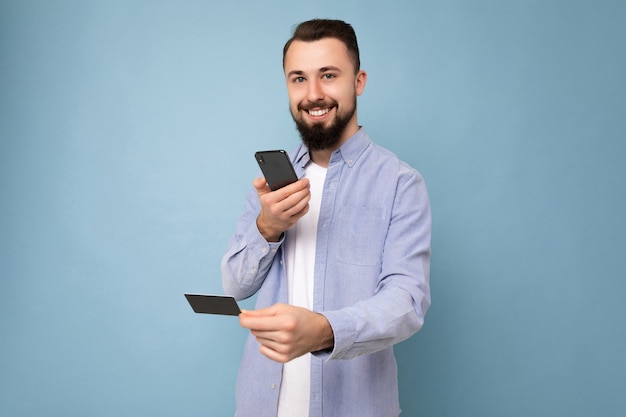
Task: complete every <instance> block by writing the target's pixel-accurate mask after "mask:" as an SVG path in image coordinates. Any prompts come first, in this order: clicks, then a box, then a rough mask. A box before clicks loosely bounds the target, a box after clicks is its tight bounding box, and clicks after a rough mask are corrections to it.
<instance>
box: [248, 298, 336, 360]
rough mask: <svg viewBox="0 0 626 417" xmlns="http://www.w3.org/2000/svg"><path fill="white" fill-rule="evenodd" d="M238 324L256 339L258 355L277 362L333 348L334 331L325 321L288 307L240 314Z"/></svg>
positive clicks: (313, 314) (299, 308)
mask: <svg viewBox="0 0 626 417" xmlns="http://www.w3.org/2000/svg"><path fill="white" fill-rule="evenodd" d="M239 323H240V324H241V326H242V327H244V328H246V329H250V332H251V333H252V334H253V335H254V336H255V337H256V340H257V341H258V342H259V343H260V344H261V349H260V352H261V353H262V354H263V355H265V356H267V357H268V358H270V359H272V360H274V361H276V362H282V363H284V362H288V361H290V360H292V359H294V358H297V357H299V356H302V355H304V354H305V353H309V352H317V351H319V350H323V349H329V348H332V347H333V345H334V335H333V330H332V328H331V327H330V324H329V323H328V320H327V319H326V317H324V316H323V315H321V314H319V313H315V312H313V311H311V310H307V309H306V308H301V307H296V306H292V305H289V304H282V303H278V304H274V305H273V306H271V307H267V308H264V309H261V310H253V311H243V312H242V313H241V314H240V315H239Z"/></svg>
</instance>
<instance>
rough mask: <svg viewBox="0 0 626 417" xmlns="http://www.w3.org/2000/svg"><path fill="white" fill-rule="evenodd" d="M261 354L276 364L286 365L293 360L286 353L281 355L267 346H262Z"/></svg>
mask: <svg viewBox="0 0 626 417" xmlns="http://www.w3.org/2000/svg"><path fill="white" fill-rule="evenodd" d="M259 352H261V354H262V355H264V356H266V357H267V358H269V359H271V360H273V361H274V362H279V363H285V362H289V361H290V360H291V357H290V356H289V355H287V354H284V353H279V352H277V351H275V350H273V349H271V348H269V347H267V346H265V345H261V347H260V348H259Z"/></svg>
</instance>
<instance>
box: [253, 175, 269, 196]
mask: <svg viewBox="0 0 626 417" xmlns="http://www.w3.org/2000/svg"><path fill="white" fill-rule="evenodd" d="M252 185H253V186H254V188H256V191H257V193H258V194H259V195H263V194H267V193H269V192H270V191H271V190H270V187H268V186H267V181H266V180H265V178H255V179H254V181H252Z"/></svg>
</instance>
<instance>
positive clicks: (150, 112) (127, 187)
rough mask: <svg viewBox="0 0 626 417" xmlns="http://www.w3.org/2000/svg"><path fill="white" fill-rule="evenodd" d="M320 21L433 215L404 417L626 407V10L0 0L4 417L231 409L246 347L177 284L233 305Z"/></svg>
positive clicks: (402, 361) (374, 123)
mask: <svg viewBox="0 0 626 417" xmlns="http://www.w3.org/2000/svg"><path fill="white" fill-rule="evenodd" d="M314 17H324V18H339V19H344V20H346V21H348V22H350V23H352V24H353V26H354V27H355V29H356V32H357V35H358V37H359V42H360V47H361V54H362V64H363V68H364V69H365V70H367V71H368V74H369V78H368V83H367V87H366V89H365V93H364V95H363V96H362V97H361V98H360V99H359V121H360V123H361V124H363V125H364V126H365V127H366V128H367V130H368V132H369V133H370V135H371V137H372V138H373V139H374V140H375V141H376V142H378V143H379V144H381V145H383V146H385V147H387V148H389V149H390V150H392V151H394V152H395V153H397V154H398V155H399V156H400V157H401V158H402V159H404V160H405V161H407V162H408V163H410V164H411V165H413V166H414V167H416V168H417V169H418V170H419V171H420V172H421V173H422V174H423V175H424V177H425V179H426V182H427V185H428V188H429V192H430V196H431V200H432V207H433V214H434V224H433V227H434V229H433V231H434V234H433V242H432V247H433V258H432V276H431V283H432V302H433V304H432V308H431V309H430V311H429V313H428V314H427V316H426V324H425V326H424V328H423V330H422V331H420V332H419V333H418V334H417V335H415V336H414V337H412V338H411V339H409V340H408V341H406V342H403V343H401V344H400V345H398V346H397V347H396V353H397V357H398V361H399V369H400V386H401V392H400V395H401V398H400V400H401V405H402V408H403V414H402V415H403V416H409V417H413V416H420V417H421V416H423V417H463V416H476V417H478V416H480V417H491V416H493V417H502V416H507V417H526V416H532V417H544V416H545V417H554V416H567V417H577V416H580V417H589V416H602V417H611V416H624V415H626V395H625V393H626V356H625V353H626V302H625V301H624V297H625V296H626V280H625V278H626V273H625V272H624V259H625V258H626V240H625V237H624V236H625V233H626V221H625V216H626V189H625V188H626V187H625V186H624V181H625V178H626V163H625V157H626V145H625V142H626V99H625V97H626V3H625V2H624V1H621V0H619V1H618V0H616V1H610V0H603V1H565V0H564V1H557V0H553V1H550V0H548V1H534V0H530V1H529V0H519V1H497V0H482V1H464V0H444V1H410V0H404V1H393V0H392V1H386V2H382V1H358V0H352V1H345V2H336V1H328V0H321V1H317V2H308V3H306V2H305V3H297V2H292V1H286V0H275V1H266V2H262V1H236V0H235V1H232V2H215V1H208V0H207V1H191V0H189V1H168V2H165V1H135V0H132V1H129V0H124V1H121V0H119V1H111V0H106V1H105V0H101V1H78V0H75V1H62V0H57V1H34V0H24V1H18V0H14V1H7V0H2V1H0V75H1V76H0V99H1V101H0V201H1V205H0V338H1V339H0V416H2V417H31V416H47V417H57V416H58V417H67V416H77V417H78V416H80V417H82V416H89V417H91V416H93V417H99V416H102V417H105V416H106V417H108V416H119V417H121V416H129V417H134V416H154V417H169V416H187V417H192V416H210V417H213V416H232V415H233V413H234V383H235V378H236V373H237V367H238V363H239V359H240V355H241V352H242V347H243V342H244V339H245V337H246V332H245V331H244V330H243V329H241V328H240V327H239V325H238V323H237V320H236V319H235V318H232V317H219V316H207V315H197V314H194V313H193V312H192V310H191V308H190V307H189V305H188V304H187V302H186V300H185V298H184V297H183V293H185V292H200V293H217V294H220V293H221V292H222V288H221V277H220V267H219V264H220V260H221V256H222V254H223V252H224V250H225V248H226V245H227V241H228V239H229V237H230V235H231V233H232V232H233V231H234V227H235V222H236V219H237V217H238V216H239V215H240V214H241V213H242V212H243V208H244V206H243V200H244V196H245V193H246V192H247V190H248V189H249V187H250V186H251V183H252V179H253V177H254V176H255V175H256V174H257V170H258V167H257V166H256V163H255V160H254V157H253V155H254V152H255V151H257V150H264V149H279V148H283V149H287V150H291V149H293V148H294V147H295V146H296V145H297V144H298V142H299V138H298V135H297V132H296V130H295V128H294V126H293V122H292V120H291V117H290V116H289V114H288V101H287V94H286V89H285V85H284V79H283V74H282V67H281V58H282V46H283V44H284V42H285V41H286V40H287V39H288V38H289V36H290V34H291V29H292V27H293V25H294V24H296V23H298V22H300V21H303V20H308V19H310V18H314ZM252 301H253V300H249V301H247V302H245V303H244V306H247V307H248V308H250V306H251V305H252V304H251V303H252ZM346 417H351V416H346Z"/></svg>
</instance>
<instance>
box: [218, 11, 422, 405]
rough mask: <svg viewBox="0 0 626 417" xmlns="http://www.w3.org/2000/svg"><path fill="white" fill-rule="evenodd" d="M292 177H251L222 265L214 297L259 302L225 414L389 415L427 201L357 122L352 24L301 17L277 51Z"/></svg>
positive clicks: (416, 281)
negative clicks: (291, 135)
mask: <svg viewBox="0 0 626 417" xmlns="http://www.w3.org/2000/svg"><path fill="white" fill-rule="evenodd" d="M283 69H284V72H285V78H286V82H287V92H288V96H289V104H290V111H291V114H292V116H293V119H294V121H295V123H296V126H297V128H298V130H299V132H300V136H301V137H302V144H301V145H300V146H299V147H298V148H297V149H296V150H295V151H294V152H293V153H291V154H290V157H291V159H292V162H293V164H294V167H295V169H296V173H297V174H298V177H299V178H300V180H298V181H297V182H295V183H293V184H290V185H288V186H286V187H284V188H281V189H279V190H276V191H270V190H269V188H268V187H267V185H266V183H265V179H264V178H257V179H255V180H254V182H253V185H254V188H253V189H252V190H251V192H250V193H249V195H248V197H247V200H246V211H245V213H244V215H243V216H242V217H241V218H240V220H239V222H238V224H237V229H236V232H235V235H234V236H233V238H232V239H231V241H230V244H229V247H228V250H227V252H226V254H225V255H224V258H223V261H222V274H223V277H222V279H223V285H224V290H225V292H226V293H227V294H231V295H233V296H234V297H235V298H237V299H244V298H247V297H250V296H252V295H253V294H257V301H256V308H257V309H256V310H254V311H244V312H242V313H241V315H240V316H239V320H240V324H241V326H243V327H244V328H247V329H250V336H249V338H248V341H247V343H246V346H245V351H244V355H243V359H242V363H241V367H240V371H239V377H238V382H237V417H264V416H268V417H270V416H271V417H275V416H278V417H303V416H304V417H306V416H309V417H322V416H324V417H335V416H336V417H351V416H354V417H368V416H371V417H397V416H398V415H399V414H400V407H399V401H398V386H397V367H396V362H395V358H394V354H393V348H392V346H393V345H394V344H395V343H398V342H400V341H402V340H405V339H407V338H408V337H410V336H411V335H412V334H414V333H415V332H416V331H418V330H419V329H420V328H421V327H422V324H423V322H424V315H425V313H426V310H427V309H428V307H429V305H430V287H429V270H430V229H431V217H430V206H429V201H428V196H427V192H426V187H425V185H424V181H423V179H422V177H421V176H420V174H419V173H418V172H417V171H415V170H414V169H412V168H411V167H409V166H408V165H406V164H405V163H403V162H401V161H399V160H398V158H397V157H396V156H395V155H393V154H392V153H391V152H389V151H387V150H385V149H383V148H381V147H379V146H377V145H375V144H374V143H373V142H372V141H371V140H370V139H369V137H368V136H367V133H366V132H365V129H364V128H362V127H360V126H359V125H358V122H357V114H356V98H357V96H359V95H361V93H362V92H363V89H364V88H365V83H366V80H367V74H366V73H365V72H364V71H363V70H361V69H360V61H359V50H358V46H357V40H356V35H355V33H354V30H353V29H352V27H351V26H350V25H348V24H346V23H345V22H342V21H336V20H318V19H316V20H312V21H308V22H304V23H301V24H300V25H299V26H298V27H297V28H296V29H295V31H294V34H293V37H292V38H291V39H290V40H289V41H288V42H287V44H286V45H285V47H284V50H283Z"/></svg>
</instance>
